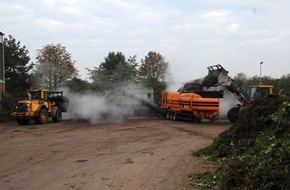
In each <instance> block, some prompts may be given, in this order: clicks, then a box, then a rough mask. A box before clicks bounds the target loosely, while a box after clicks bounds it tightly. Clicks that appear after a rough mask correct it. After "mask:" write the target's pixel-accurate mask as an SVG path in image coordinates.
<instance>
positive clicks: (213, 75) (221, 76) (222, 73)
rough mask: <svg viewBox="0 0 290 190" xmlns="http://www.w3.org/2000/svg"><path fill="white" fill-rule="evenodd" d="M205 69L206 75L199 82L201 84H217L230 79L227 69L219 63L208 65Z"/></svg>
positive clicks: (207, 85) (208, 85) (209, 85)
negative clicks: (206, 70)
mask: <svg viewBox="0 0 290 190" xmlns="http://www.w3.org/2000/svg"><path fill="white" fill-rule="evenodd" d="M207 69H208V75H207V76H205V77H204V79H203V81H202V82H201V85H202V86H206V87H211V86H219V85H220V84H222V83H226V82H228V81H229V80H230V78H229V76H228V71H226V70H225V69H224V68H223V67H222V66H221V65H213V66H209V67H207Z"/></svg>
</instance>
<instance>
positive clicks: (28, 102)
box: [11, 89, 69, 125]
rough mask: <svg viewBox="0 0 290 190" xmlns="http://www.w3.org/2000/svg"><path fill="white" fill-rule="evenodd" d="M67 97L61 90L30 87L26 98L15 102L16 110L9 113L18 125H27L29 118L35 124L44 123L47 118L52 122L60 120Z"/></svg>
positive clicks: (67, 102) (67, 100)
mask: <svg viewBox="0 0 290 190" xmlns="http://www.w3.org/2000/svg"><path fill="white" fill-rule="evenodd" d="M68 106H69V99H68V98H66V97H64V96H63V92H62V91H49V90H45V89H30V90H29V91H28V92H27V98H26V99H25V100H20V101H18V102H17V106H16V110H15V111H14V112H12V113H11V115H12V116H13V117H14V118H15V119H16V121H17V123H18V124H19V125H27V124H28V123H29V121H30V120H31V119H33V120H34V121H35V123H37V124H45V123H46V122H47V120H48V118H50V117H51V118H52V120H53V121H54V122H59V121H61V120H62V112H66V111H67V110H68Z"/></svg>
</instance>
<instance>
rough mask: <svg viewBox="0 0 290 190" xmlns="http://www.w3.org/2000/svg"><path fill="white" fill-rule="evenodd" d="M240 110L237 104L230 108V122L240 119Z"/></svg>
mask: <svg viewBox="0 0 290 190" xmlns="http://www.w3.org/2000/svg"><path fill="white" fill-rule="evenodd" d="M239 110H240V108H239V107H238V106H235V107H232V108H231V109H229V111H228V114H227V116H228V119H229V120H230V122H232V123H235V122H236V121H237V120H238V113H239Z"/></svg>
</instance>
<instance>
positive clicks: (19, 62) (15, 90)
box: [4, 35, 34, 111]
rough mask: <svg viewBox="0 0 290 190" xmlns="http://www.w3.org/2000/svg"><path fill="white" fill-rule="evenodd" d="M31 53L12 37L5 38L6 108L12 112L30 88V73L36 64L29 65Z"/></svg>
mask: <svg viewBox="0 0 290 190" xmlns="http://www.w3.org/2000/svg"><path fill="white" fill-rule="evenodd" d="M28 54H29V51H28V50H27V49H26V46H25V45H23V46H21V44H20V41H16V39H15V38H13V37H12V36H11V35H9V36H8V38H4V60H5V78H6V84H5V91H6V95H5V100H4V108H5V109H6V110H7V111H9V110H10V111H11V109H13V108H14V107H15V104H16V101H17V100H19V99H21V98H23V97H24V96H25V94H26V90H28V89H29V88H30V80H29V71H31V69H32V68H33V66H34V64H33V63H29V61H30V58H29V55H28Z"/></svg>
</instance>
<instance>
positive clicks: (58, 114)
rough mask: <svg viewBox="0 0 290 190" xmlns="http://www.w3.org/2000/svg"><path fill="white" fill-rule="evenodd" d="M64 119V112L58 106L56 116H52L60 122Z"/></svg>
mask: <svg viewBox="0 0 290 190" xmlns="http://www.w3.org/2000/svg"><path fill="white" fill-rule="evenodd" d="M61 120H62V112H61V110H60V109H59V108H57V110H56V113H55V116H54V117H52V121H53V122H60V121H61Z"/></svg>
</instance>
